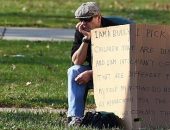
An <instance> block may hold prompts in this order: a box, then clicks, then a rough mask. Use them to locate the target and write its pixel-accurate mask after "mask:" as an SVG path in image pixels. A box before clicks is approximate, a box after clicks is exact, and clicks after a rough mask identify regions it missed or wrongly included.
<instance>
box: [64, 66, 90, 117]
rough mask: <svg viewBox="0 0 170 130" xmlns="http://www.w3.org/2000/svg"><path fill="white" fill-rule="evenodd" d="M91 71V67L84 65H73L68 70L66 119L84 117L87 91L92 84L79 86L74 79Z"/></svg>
mask: <svg viewBox="0 0 170 130" xmlns="http://www.w3.org/2000/svg"><path fill="white" fill-rule="evenodd" d="M86 70H91V67H89V66H84V65H73V66H72V67H70V68H69V69H68V72H67V74H68V114H67V117H73V116H76V117H82V116H84V110H85V100H86V97H87V93H88V89H90V88H92V87H93V82H92V81H89V82H88V83H87V84H81V85H79V84H78V83H77V82H76V81H75V78H76V77H77V75H79V74H80V73H82V72H84V71H86Z"/></svg>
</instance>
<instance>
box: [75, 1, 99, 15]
mask: <svg viewBox="0 0 170 130" xmlns="http://www.w3.org/2000/svg"><path fill="white" fill-rule="evenodd" d="M99 13H100V9H99V7H98V6H97V4H96V3H95V2H86V3H83V4H82V5H81V6H80V7H79V8H78V9H77V10H76V11H75V18H90V17H92V16H95V15H97V14H99Z"/></svg>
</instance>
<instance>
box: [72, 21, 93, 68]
mask: <svg viewBox="0 0 170 130" xmlns="http://www.w3.org/2000/svg"><path fill="white" fill-rule="evenodd" d="M76 28H77V30H78V31H79V32H80V33H82V34H83V35H84V38H85V39H86V40H85V41H83V40H82V44H81V45H80V47H79V48H78V49H77V50H76V51H75V52H74V54H73V55H72V62H73V63H74V64H76V65H82V64H83V63H84V62H85V60H86V57H87V50H88V46H89V43H88V42H87V40H90V38H91V34H90V32H88V31H85V30H84V28H83V24H82V23H78V24H77V25H76Z"/></svg>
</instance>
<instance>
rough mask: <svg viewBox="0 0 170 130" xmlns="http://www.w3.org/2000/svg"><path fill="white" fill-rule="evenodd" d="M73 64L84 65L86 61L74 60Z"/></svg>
mask: <svg viewBox="0 0 170 130" xmlns="http://www.w3.org/2000/svg"><path fill="white" fill-rule="evenodd" d="M72 62H73V64H74V65H82V64H83V63H84V61H81V60H78V59H75V60H72Z"/></svg>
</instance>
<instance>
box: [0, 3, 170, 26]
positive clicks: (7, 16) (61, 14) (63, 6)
mask: <svg viewBox="0 0 170 130" xmlns="http://www.w3.org/2000/svg"><path fill="white" fill-rule="evenodd" d="M85 1H88V0H80V1H77V0H67V1H64V0H48V1H47V0H5V1H4V0H0V2H1V4H0V15H1V17H0V26H34V27H58V28H73V27H74V26H75V23H76V22H77V20H75V19H74V12H75V9H76V8H77V7H78V6H79V5H80V4H81V3H82V2H85ZM96 1H97V3H98V4H99V6H100V7H101V12H102V15H104V16H113V15H116V16H123V17H126V18H129V19H133V20H135V21H136V22H137V23H150V24H169V23H170V13H169V11H170V3H169V0H121V1H120V0H107V2H106V1H104V0H96Z"/></svg>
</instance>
